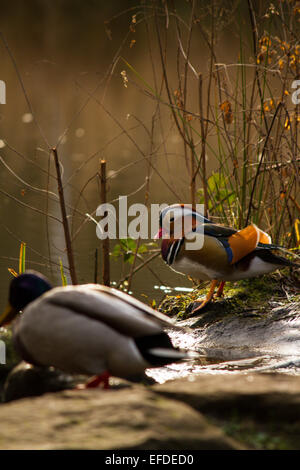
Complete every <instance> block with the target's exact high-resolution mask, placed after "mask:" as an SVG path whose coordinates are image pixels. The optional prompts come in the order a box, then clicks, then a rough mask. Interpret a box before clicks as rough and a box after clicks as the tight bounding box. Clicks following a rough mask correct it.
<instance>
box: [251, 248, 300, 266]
mask: <svg viewBox="0 0 300 470" xmlns="http://www.w3.org/2000/svg"><path fill="white" fill-rule="evenodd" d="M260 248H261V249H267V250H278V251H282V252H283V253H286V254H288V255H290V256H293V257H295V258H299V259H300V256H299V255H297V254H296V253H293V252H291V251H290V250H288V249H287V248H284V247H283V246H280V245H274V244H273V243H268V244H264V243H259V244H258V246H257V248H256V249H260ZM280 258H281V257H280ZM281 259H282V260H284V261H285V262H286V265H287V266H293V267H295V268H300V263H294V262H293V261H290V260H288V259H286V258H281Z"/></svg>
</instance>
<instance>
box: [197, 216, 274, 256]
mask: <svg viewBox="0 0 300 470" xmlns="http://www.w3.org/2000/svg"><path fill="white" fill-rule="evenodd" d="M203 228H204V233H205V235H208V236H212V237H215V238H217V239H218V240H219V241H220V242H221V243H222V245H223V247H224V248H225V250H226V253H227V257H228V261H229V262H230V264H234V263H237V262H238V261H240V260H241V259H242V258H244V257H245V256H247V255H248V254H249V253H251V252H252V251H254V250H255V249H256V248H257V246H258V245H259V246H264V247H268V244H269V243H270V242H271V237H270V236H269V235H268V234H267V233H265V232H263V231H262V230H261V229H259V228H258V227H256V225H248V226H247V227H245V228H244V229H242V230H238V231H237V230H235V229H232V228H229V227H222V226H220V225H211V224H205V225H203ZM270 247H271V245H270Z"/></svg>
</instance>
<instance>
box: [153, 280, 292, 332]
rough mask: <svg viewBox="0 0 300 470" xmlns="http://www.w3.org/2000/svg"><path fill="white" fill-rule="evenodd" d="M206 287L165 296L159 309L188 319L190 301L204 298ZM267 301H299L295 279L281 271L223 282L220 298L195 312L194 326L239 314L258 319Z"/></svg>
mask: <svg viewBox="0 0 300 470" xmlns="http://www.w3.org/2000/svg"><path fill="white" fill-rule="evenodd" d="M297 284H298V285H297ZM208 286H209V283H207V284H206V286H205V287H201V288H196V289H195V290H194V291H193V292H192V293H190V294H187V295H177V296H167V297H166V298H165V299H164V300H163V302H162V303H161V305H160V307H159V310H160V311H161V312H163V313H165V314H166V315H169V316H177V318H178V319H181V320H182V319H186V318H189V317H191V316H193V314H192V310H193V303H194V302H195V300H196V299H201V298H202V299H204V298H205V296H206V294H207V291H208ZM270 301H272V302H276V301H277V302H280V303H281V304H284V303H289V302H291V301H295V302H297V301H299V302H300V294H299V281H298V280H297V279H295V278H292V277H291V276H288V275H287V273H286V274H282V272H281V273H274V274H271V275H265V276H261V277H258V278H252V279H245V280H241V281H237V282H235V283H232V282H228V283H226V284H225V288H224V296H223V298H219V299H216V300H215V301H214V302H210V303H209V304H207V305H206V306H205V307H204V308H203V309H201V310H200V311H198V312H197V317H198V316H199V317H200V323H201V325H200V324H199V325H198V324H197V326H202V325H203V323H205V324H207V323H209V322H211V321H218V320H220V319H221V318H223V317H225V316H227V315H238V314H240V313H243V315H244V316H245V314H246V315H247V314H248V315H251V316H257V317H258V318H259V317H260V316H261V315H264V316H265V315H266V311H267V310H268V309H270V304H269V302H270Z"/></svg>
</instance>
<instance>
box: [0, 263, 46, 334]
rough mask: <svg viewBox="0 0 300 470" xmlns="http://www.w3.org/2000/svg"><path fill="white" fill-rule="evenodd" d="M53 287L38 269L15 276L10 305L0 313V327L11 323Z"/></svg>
mask: <svg viewBox="0 0 300 470" xmlns="http://www.w3.org/2000/svg"><path fill="white" fill-rule="evenodd" d="M51 288H52V286H51V284H50V283H49V281H48V279H46V278H45V277H44V276H43V275H42V274H40V273H38V272H36V271H26V272H25V273H23V274H20V275H19V276H17V277H15V278H14V279H13V280H12V281H11V283H10V287H9V296H8V306H7V308H6V310H5V311H4V312H3V313H2V315H0V327H1V326H3V325H6V324H8V323H10V322H11V321H12V320H13V319H14V318H15V316H16V315H17V314H18V312H20V311H21V310H24V308H25V307H26V305H28V304H29V303H30V302H32V301H33V300H35V299H37V298H38V297H40V296H41V295H42V294H44V293H45V292H47V291H48V290H50V289H51Z"/></svg>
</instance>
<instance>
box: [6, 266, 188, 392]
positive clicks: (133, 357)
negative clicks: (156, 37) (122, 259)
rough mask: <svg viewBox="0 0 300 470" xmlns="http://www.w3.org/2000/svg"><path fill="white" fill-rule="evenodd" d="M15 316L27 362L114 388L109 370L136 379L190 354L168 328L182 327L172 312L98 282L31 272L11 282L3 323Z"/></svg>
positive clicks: (16, 342) (15, 337) (20, 350)
mask: <svg viewBox="0 0 300 470" xmlns="http://www.w3.org/2000/svg"><path fill="white" fill-rule="evenodd" d="M21 311H22V313H21V314H20V315H18V313H19V312H21ZM16 316H17V318H16V319H15V317H16ZM13 319H15V321H14V323H13V342H14V345H15V348H16V350H17V351H18V353H19V354H20V356H21V357H22V358H23V359H24V360H25V361H26V362H29V363H31V364H34V365H38V366H54V367H56V368H58V369H60V370H63V371H66V372H69V373H77V374H84V375H88V376H92V375H96V377H93V378H92V379H90V380H89V381H88V382H87V384H86V388H88V387H96V386H98V385H99V384H100V383H101V382H103V383H104V388H108V377H109V375H114V376H117V377H122V378H126V379H129V380H130V378H131V377H132V378H133V377H134V376H137V375H139V374H143V373H144V371H145V369H147V368H151V367H159V366H163V365H166V364H169V363H172V362H177V361H180V360H181V359H185V358H187V356H188V354H187V353H186V352H184V351H181V350H179V349H178V348H175V347H174V346H173V345H172V343H171V340H170V338H169V336H168V334H167V333H166V332H165V331H164V329H172V328H174V329H180V328H179V327H178V326H176V325H174V323H173V322H172V321H171V320H170V319H169V318H168V317H166V316H165V315H163V314H161V313H159V312H157V311H155V310H153V309H152V308H150V307H148V306H147V305H145V304H143V303H142V302H140V301H139V300H136V299H134V298H132V297H131V296H130V295H128V294H125V293H123V292H120V291H118V290H116V289H113V288H109V287H105V286H102V285H98V284H86V285H79V286H66V287H56V288H52V287H51V285H50V283H49V281H48V280H47V279H46V278H45V277H44V276H43V275H41V274H40V273H38V272H35V271H26V272H25V273H23V274H20V275H19V276H18V277H15V278H14V279H13V280H12V281H11V284H10V290H9V306H8V308H7V309H6V311H5V312H4V313H3V314H2V315H1V316H0V326H3V325H5V324H8V323H10V322H11V321H12V320H13Z"/></svg>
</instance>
